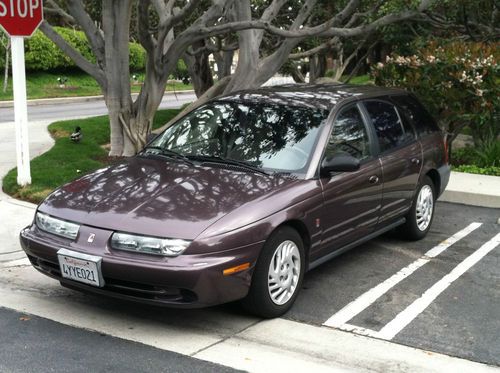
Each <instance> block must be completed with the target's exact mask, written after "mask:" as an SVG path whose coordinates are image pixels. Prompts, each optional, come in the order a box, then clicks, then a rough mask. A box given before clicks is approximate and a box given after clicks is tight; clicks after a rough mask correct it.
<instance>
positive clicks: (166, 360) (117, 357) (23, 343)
mask: <svg viewBox="0 0 500 373" xmlns="http://www.w3.org/2000/svg"><path fill="white" fill-rule="evenodd" d="M0 330H1V331H2V332H1V333H0V346H1V348H0V372H9V373H17V372H19V373H21V372H22V373H27V372H67V373H76V372H108V373H114V372H117V373H118V372H119V373H122V372H123V373H125V372H134V373H136V372H221V373H222V372H236V371H235V370H233V369H231V368H227V367H224V366H222V365H219V364H213V363H210V362H206V361H203V360H199V359H195V358H191V357H187V356H184V355H181V354H177V353H174V352H170V351H163V350H160V349H157V348H154V347H150V346H146V345H144V344H141V343H137V342H132V341H127V340H124V339H119V338H114V337H110V336H108V335H105V334H101V333H97V332H91V331H88V330H83V329H79V328H74V327H70V326H66V325H63V324H59V323H56V322H53V321H50V320H47V319H43V318H40V317H36V316H32V315H26V314H22V313H19V312H15V311H12V310H8V309H5V308H0Z"/></svg>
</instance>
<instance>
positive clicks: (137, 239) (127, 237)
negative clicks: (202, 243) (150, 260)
mask: <svg viewBox="0 0 500 373" xmlns="http://www.w3.org/2000/svg"><path fill="white" fill-rule="evenodd" d="M190 243H191V241H186V240H179V239H170V238H156V237H147V236H137V235H134V234H128V233H120V232H115V233H113V235H112V236H111V247H112V248H113V249H117V250H127V251H135V252H138V253H144V254H154V255H163V256H177V255H180V254H182V253H183V252H184V250H186V249H187V247H188V246H189V244H190Z"/></svg>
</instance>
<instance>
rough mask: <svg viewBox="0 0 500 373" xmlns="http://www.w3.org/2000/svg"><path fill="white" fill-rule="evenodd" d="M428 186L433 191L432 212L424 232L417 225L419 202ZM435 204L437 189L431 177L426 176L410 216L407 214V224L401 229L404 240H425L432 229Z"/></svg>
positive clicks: (414, 200) (409, 213)
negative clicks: (421, 193) (422, 192)
mask: <svg viewBox="0 0 500 373" xmlns="http://www.w3.org/2000/svg"><path fill="white" fill-rule="evenodd" d="M426 186H428V187H430V190H431V191H432V212H431V217H430V221H429V223H428V225H427V227H426V228H425V229H423V230H422V229H421V228H419V226H418V224H417V201H418V197H419V195H420V192H421V190H422V189H423V188H425V187H426ZM435 202H436V189H435V186H434V183H433V182H432V180H431V178H430V177H429V176H424V178H423V179H422V182H421V183H420V185H419V186H418V188H417V191H416V193H415V197H414V198H413V203H412V205H411V208H410V211H408V214H406V222H405V224H403V225H402V226H401V227H400V229H399V230H400V233H401V235H402V237H403V238H405V239H407V240H410V241H416V240H420V239H422V238H424V237H425V236H426V235H427V232H429V230H430V228H431V225H432V220H433V219H434V211H435V205H436V203H435Z"/></svg>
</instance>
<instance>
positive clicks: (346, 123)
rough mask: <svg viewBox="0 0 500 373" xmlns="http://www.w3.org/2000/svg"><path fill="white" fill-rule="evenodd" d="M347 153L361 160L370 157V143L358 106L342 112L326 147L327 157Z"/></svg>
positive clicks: (336, 120)
mask: <svg viewBox="0 0 500 373" xmlns="http://www.w3.org/2000/svg"><path fill="white" fill-rule="evenodd" d="M339 153H347V154H350V155H352V156H353V157H354V158H357V159H359V160H362V159H365V158H368V157H369V156H370V143H369V140H368V133H367V132H366V127H365V125H364V123H363V118H362V117H361V113H360V112H359V110H358V108H357V106H355V105H354V106H350V107H348V108H346V109H344V110H342V111H341V112H340V113H339V114H338V115H337V118H336V119H335V123H334V124H333V129H332V133H331V135H330V138H329V140H328V145H327V147H326V156H327V157H333V156H334V155H336V154H339Z"/></svg>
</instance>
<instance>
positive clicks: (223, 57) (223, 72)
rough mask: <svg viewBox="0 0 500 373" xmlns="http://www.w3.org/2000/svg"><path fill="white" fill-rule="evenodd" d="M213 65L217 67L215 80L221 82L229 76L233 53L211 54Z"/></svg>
mask: <svg viewBox="0 0 500 373" xmlns="http://www.w3.org/2000/svg"><path fill="white" fill-rule="evenodd" d="M213 56H214V59H215V63H216V65H217V79H218V80H221V79H223V78H225V77H226V76H229V75H231V67H232V65H233V58H234V51H232V50H231V51H220V52H214V53H213Z"/></svg>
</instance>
